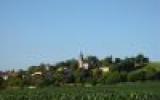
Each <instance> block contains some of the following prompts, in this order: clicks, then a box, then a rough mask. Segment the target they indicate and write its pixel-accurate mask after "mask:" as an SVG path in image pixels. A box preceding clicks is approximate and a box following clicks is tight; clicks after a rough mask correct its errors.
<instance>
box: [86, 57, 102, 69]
mask: <svg viewBox="0 0 160 100" xmlns="http://www.w3.org/2000/svg"><path fill="white" fill-rule="evenodd" d="M87 62H88V63H89V67H90V68H98V67H100V66H101V65H100V64H101V63H100V61H99V59H98V58H97V57H96V56H88V57H87Z"/></svg>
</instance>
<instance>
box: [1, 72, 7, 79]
mask: <svg viewBox="0 0 160 100" xmlns="http://www.w3.org/2000/svg"><path fill="white" fill-rule="evenodd" d="M0 77H2V78H3V79H4V80H8V73H7V72H2V71H1V72H0Z"/></svg>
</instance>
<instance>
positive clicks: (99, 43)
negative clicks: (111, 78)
mask: <svg viewBox="0 0 160 100" xmlns="http://www.w3.org/2000/svg"><path fill="white" fill-rule="evenodd" d="M159 5H160V1H158V0H152V1H151V0H140V1H139V0H135V1H127V0H122V1H118V0H116V1H105V0H100V1H96V0H88V1H85V0H81V1H74V0H68V1H65V0H61V1H58V0H53V1H52V0H48V1H42V0H35V1H32V0H27V1H20V0H15V1H0V13H1V16H0V22H1V23H0V27H1V28H0V45H1V47H0V70H8V69H26V68H28V66H31V65H39V64H40V63H50V64H55V63H57V62H59V61H63V60H67V59H70V58H77V57H78V55H79V52H80V51H83V53H84V55H96V56H97V57H98V58H104V57H105V56H109V55H112V56H113V57H120V58H124V57H130V56H135V55H137V54H140V53H142V54H144V55H145V56H147V57H149V58H150V60H151V61H160V53H159V51H160V45H159V44H158V41H159V37H160V34H159V32H160V28H159V27H160V12H159V10H160V6H159Z"/></svg>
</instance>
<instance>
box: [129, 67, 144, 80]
mask: <svg viewBox="0 0 160 100" xmlns="http://www.w3.org/2000/svg"><path fill="white" fill-rule="evenodd" d="M145 74H146V72H145V71H143V70H141V71H133V72H130V73H129V74H128V81H131V82H136V81H143V80H145Z"/></svg>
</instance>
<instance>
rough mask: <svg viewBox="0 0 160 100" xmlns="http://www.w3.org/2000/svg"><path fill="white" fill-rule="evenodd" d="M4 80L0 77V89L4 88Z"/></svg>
mask: <svg viewBox="0 0 160 100" xmlns="http://www.w3.org/2000/svg"><path fill="white" fill-rule="evenodd" d="M4 82H5V81H4V79H3V78H2V77H0V89H2V88H4V87H5V86H4Z"/></svg>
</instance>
